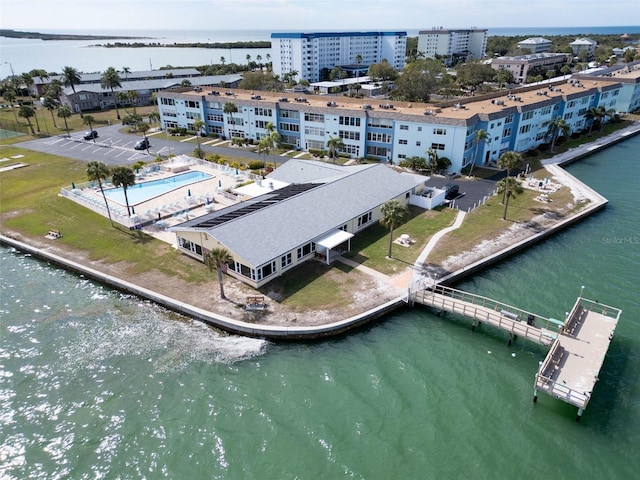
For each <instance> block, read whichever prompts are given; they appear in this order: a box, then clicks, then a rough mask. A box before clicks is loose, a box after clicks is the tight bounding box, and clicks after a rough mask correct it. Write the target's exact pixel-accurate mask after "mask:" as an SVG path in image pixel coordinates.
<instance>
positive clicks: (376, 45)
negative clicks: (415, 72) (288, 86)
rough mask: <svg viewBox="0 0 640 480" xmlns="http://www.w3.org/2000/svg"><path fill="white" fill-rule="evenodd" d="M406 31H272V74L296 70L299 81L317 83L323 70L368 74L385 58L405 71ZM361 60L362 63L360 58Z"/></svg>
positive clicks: (398, 68) (283, 73) (397, 68)
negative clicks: (370, 66) (339, 69)
mask: <svg viewBox="0 0 640 480" xmlns="http://www.w3.org/2000/svg"><path fill="white" fill-rule="evenodd" d="M406 48H407V32H322V33H272V34H271V62H272V65H273V73H274V74H275V75H280V76H281V77H282V76H283V75H285V74H287V73H291V72H297V74H296V75H295V77H296V79H298V80H302V79H304V80H309V81H310V82H317V81H319V80H320V72H321V71H322V70H323V69H325V68H326V69H328V70H331V69H333V68H334V67H336V66H340V67H342V68H343V69H344V70H346V71H347V72H349V71H352V72H356V71H359V72H360V74H363V75H366V71H367V69H368V68H369V65H371V64H373V63H379V62H380V61H382V60H383V59H386V60H387V61H388V62H389V64H391V66H393V68H395V69H396V70H402V69H403V68H404V61H405V55H406ZM358 59H360V62H358V61H357V60H358Z"/></svg>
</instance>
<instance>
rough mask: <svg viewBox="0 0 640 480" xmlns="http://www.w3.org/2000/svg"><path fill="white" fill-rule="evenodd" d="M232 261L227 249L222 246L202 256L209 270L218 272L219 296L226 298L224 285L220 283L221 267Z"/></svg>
mask: <svg viewBox="0 0 640 480" xmlns="http://www.w3.org/2000/svg"><path fill="white" fill-rule="evenodd" d="M231 262H233V257H232V256H231V254H230V253H229V251H228V250H226V249H224V248H214V249H213V250H211V251H209V253H207V254H206V256H205V257H204V263H206V264H207V267H209V270H211V271H212V272H213V270H216V271H217V273H218V283H219V284H220V298H222V299H223V300H226V299H227V297H226V296H225V294H224V285H223V283H222V269H223V268H225V267H226V266H227V265H228V264H230V263H231Z"/></svg>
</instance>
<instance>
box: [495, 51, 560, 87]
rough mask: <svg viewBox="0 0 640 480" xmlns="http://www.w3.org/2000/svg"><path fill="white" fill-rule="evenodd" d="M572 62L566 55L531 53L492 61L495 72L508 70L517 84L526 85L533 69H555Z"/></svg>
mask: <svg viewBox="0 0 640 480" xmlns="http://www.w3.org/2000/svg"><path fill="white" fill-rule="evenodd" d="M571 60H572V57H571V55H569V54H566V53H531V54H528V55H516V56H514V57H498V58H494V59H493V60H491V67H492V68H493V69H495V70H501V69H503V68H504V69H507V70H509V71H510V72H511V73H512V74H513V79H514V81H515V83H524V82H525V81H526V79H527V75H528V74H529V71H530V70H531V69H533V68H536V67H541V68H555V67H556V66H559V65H564V64H565V63H569V62H571Z"/></svg>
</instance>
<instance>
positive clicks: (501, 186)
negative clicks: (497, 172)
mask: <svg viewBox="0 0 640 480" xmlns="http://www.w3.org/2000/svg"><path fill="white" fill-rule="evenodd" d="M523 191H524V189H523V188H522V185H520V182H518V180H516V178H515V177H505V178H503V179H502V180H499V181H498V193H502V194H503V197H504V198H505V199H506V201H504V202H503V203H504V213H503V214H502V219H503V220H506V219H507V209H508V208H509V199H510V198H511V197H516V196H518V195H519V194H521V193H522V192H523Z"/></svg>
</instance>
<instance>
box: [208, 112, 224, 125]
mask: <svg viewBox="0 0 640 480" xmlns="http://www.w3.org/2000/svg"><path fill="white" fill-rule="evenodd" d="M207 120H208V121H209V122H219V123H224V116H223V115H219V114H217V113H207Z"/></svg>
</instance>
